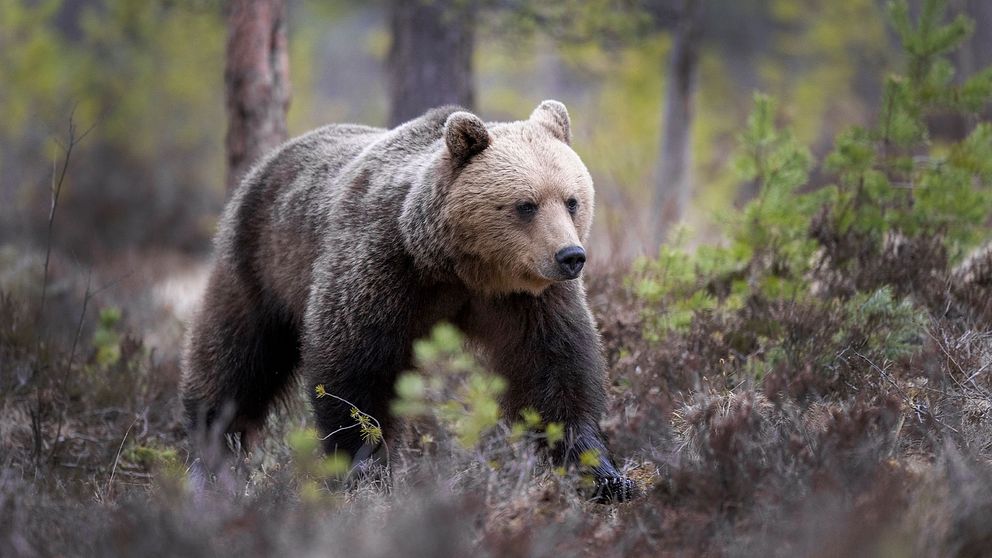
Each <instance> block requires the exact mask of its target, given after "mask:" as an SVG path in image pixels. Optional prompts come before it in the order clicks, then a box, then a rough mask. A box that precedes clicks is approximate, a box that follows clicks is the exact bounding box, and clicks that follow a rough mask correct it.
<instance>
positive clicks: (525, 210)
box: [517, 202, 537, 217]
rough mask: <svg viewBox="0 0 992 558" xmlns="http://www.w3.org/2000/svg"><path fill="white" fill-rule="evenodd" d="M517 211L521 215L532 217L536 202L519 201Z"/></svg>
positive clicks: (535, 211)
mask: <svg viewBox="0 0 992 558" xmlns="http://www.w3.org/2000/svg"><path fill="white" fill-rule="evenodd" d="M517 213H518V214H519V215H520V216H521V217H532V216H533V215H534V214H535V213H537V204H535V203H533V202H520V203H518V204H517Z"/></svg>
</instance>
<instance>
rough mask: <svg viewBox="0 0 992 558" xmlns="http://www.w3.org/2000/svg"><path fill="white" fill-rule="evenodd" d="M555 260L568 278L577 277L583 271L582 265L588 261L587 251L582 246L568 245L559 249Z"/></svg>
mask: <svg viewBox="0 0 992 558" xmlns="http://www.w3.org/2000/svg"><path fill="white" fill-rule="evenodd" d="M555 261H557V262H558V267H560V268H561V271H562V273H564V274H565V277H566V278H568V279H575V278H576V277H578V276H579V272H580V271H582V265H583V264H585V263H586V251H585V250H583V249H582V247H581V246H567V247H565V248H562V249H561V250H558V253H557V254H555Z"/></svg>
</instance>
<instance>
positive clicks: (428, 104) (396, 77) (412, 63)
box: [389, 0, 475, 126]
mask: <svg viewBox="0 0 992 558" xmlns="http://www.w3.org/2000/svg"><path fill="white" fill-rule="evenodd" d="M473 4H474V3H473V2H472V1H468V2H466V1H462V0H392V2H391V4H390V26H391V28H392V36H393V42H392V45H391V47H390V50H389V80H390V99H391V109H390V115H389V122H390V125H394V126H395V125H396V124H400V123H402V122H405V121H407V120H409V119H411V118H415V117H417V116H420V115H421V114H423V113H424V111H426V110H427V109H430V108H433V107H436V106H440V105H446V104H455V105H461V106H463V107H466V108H469V109H471V108H472V106H473V105H474V104H475V89H474V87H473V86H472V53H473V51H474V48H475V9H474V5H473Z"/></svg>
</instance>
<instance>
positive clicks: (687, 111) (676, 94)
mask: <svg viewBox="0 0 992 558" xmlns="http://www.w3.org/2000/svg"><path fill="white" fill-rule="evenodd" d="M702 9H703V0H683V4H682V10H681V11H680V13H679V21H678V24H677V26H676V29H675V42H674V44H673V45H672V53H671V58H670V59H669V62H668V76H667V84H666V92H665V109H664V110H665V114H664V121H663V126H664V127H663V129H662V138H661V154H660V157H659V166H658V170H657V173H656V175H655V188H654V207H653V210H654V218H655V222H654V232H655V241H656V243H660V242H661V241H662V240H663V239H664V236H665V233H666V232H667V231H668V229H669V227H671V225H672V223H674V222H676V221H678V220H679V219H680V218H681V217H682V216H683V214H684V212H685V208H686V206H687V205H688V203H689V197H690V194H691V193H692V180H691V171H692V146H691V143H692V118H693V93H694V90H695V87H696V73H697V66H698V65H699V46H700V45H699V43H700V38H701V35H702V26H701V25H700V20H701V19H702V13H701V12H702Z"/></svg>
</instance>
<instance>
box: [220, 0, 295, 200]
mask: <svg viewBox="0 0 992 558" xmlns="http://www.w3.org/2000/svg"><path fill="white" fill-rule="evenodd" d="M227 29H228V35H227V65H226V67H225V69H224V84H225V87H226V94H227V114H228V127H227V187H228V190H231V189H233V188H234V187H236V186H237V185H238V183H239V182H240V181H241V179H242V178H243V177H244V175H245V174H246V173H247V172H248V170H249V169H250V168H251V166H252V165H253V164H254V163H255V162H256V161H257V160H258V159H259V158H261V157H262V156H263V155H264V154H265V153H266V152H268V151H269V150H271V149H272V148H274V147H276V146H277V145H279V144H280V143H282V142H283V141H285V140H286V110H287V109H288V108H289V98H290V83H289V53H288V49H287V39H286V3H285V1H284V0H230V1H229V2H228V4H227Z"/></svg>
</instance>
